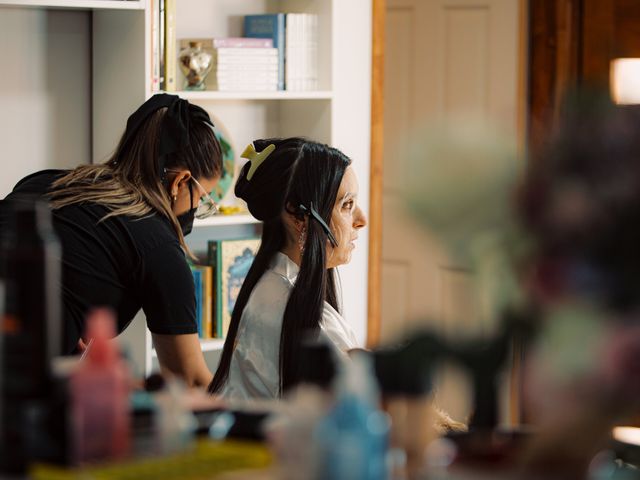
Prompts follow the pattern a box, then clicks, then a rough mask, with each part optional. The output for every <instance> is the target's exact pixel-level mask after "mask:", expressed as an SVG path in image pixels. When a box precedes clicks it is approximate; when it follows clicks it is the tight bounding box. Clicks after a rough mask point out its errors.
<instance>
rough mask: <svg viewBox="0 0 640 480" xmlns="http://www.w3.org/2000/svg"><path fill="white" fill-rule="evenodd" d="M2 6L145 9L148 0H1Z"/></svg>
mask: <svg viewBox="0 0 640 480" xmlns="http://www.w3.org/2000/svg"><path fill="white" fill-rule="evenodd" d="M0 7H34V8H35V7H37V8H64V9H72V10H144V9H145V7H146V0H77V1H74V0H13V1H11V0H0Z"/></svg>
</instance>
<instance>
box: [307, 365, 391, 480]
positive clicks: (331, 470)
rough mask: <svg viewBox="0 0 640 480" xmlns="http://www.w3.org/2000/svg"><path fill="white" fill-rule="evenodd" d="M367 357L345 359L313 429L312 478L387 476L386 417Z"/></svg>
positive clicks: (363, 479) (339, 479) (374, 479)
mask: <svg viewBox="0 0 640 480" xmlns="http://www.w3.org/2000/svg"><path fill="white" fill-rule="evenodd" d="M378 397H379V395H378V389H377V385H376V380H375V378H374V375H373V368H372V365H371V359H370V358H369V356H368V355H367V354H365V353H357V354H354V355H353V357H352V359H351V360H345V362H344V364H343V366H342V369H341V371H340V373H339V376H338V379H337V382H336V403H335V405H334V407H333V408H332V409H331V410H330V411H329V413H328V414H327V416H326V417H325V418H324V419H322V420H321V421H320V422H319V424H318V427H317V428H316V431H315V442H316V452H317V464H316V473H317V475H316V478H318V479H331V480H382V479H385V478H388V476H389V469H388V466H387V465H388V463H387V447H388V434H389V421H388V418H387V416H386V414H384V413H383V412H382V411H380V410H379V408H378Z"/></svg>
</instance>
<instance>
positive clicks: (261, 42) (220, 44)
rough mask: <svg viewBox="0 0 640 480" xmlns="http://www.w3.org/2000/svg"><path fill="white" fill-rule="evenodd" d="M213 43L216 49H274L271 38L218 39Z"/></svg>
mask: <svg viewBox="0 0 640 480" xmlns="http://www.w3.org/2000/svg"><path fill="white" fill-rule="evenodd" d="M212 43H213V45H212V46H213V47H214V48H273V39H271V38H249V37H216V38H214V39H213V41H212Z"/></svg>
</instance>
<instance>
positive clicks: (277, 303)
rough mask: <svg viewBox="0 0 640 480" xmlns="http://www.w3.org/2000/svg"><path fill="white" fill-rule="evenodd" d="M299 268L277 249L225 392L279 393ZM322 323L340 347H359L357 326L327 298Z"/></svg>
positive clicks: (242, 332)
mask: <svg viewBox="0 0 640 480" xmlns="http://www.w3.org/2000/svg"><path fill="white" fill-rule="evenodd" d="M298 271H299V267H298V266H297V265H296V264H295V263H294V262H293V261H291V259H289V257H287V256H286V255H285V254H284V253H280V252H278V253H276V255H275V256H274V258H273V259H272V260H271V265H270V266H269V269H267V270H266V271H265V273H264V274H263V275H262V277H261V278H260V280H259V281H258V283H257V284H256V286H255V287H254V289H253V291H252V292H251V295H250V296H249V300H248V302H247V304H246V306H245V307H244V311H243V312H242V317H241V319H240V325H239V327H238V336H237V337H236V346H235V350H234V352H233V356H232V357H231V365H230V367H229V377H228V379H227V382H226V384H225V385H224V386H223V388H222V390H221V392H220V393H221V395H222V396H224V397H226V398H229V399H239V400H244V399H251V398H277V397H278V396H279V384H280V374H279V371H278V366H279V358H280V332H281V330H282V318H283V316H284V310H285V308H286V306H287V301H288V299H289V294H290V292H291V289H292V288H293V285H294V283H295V281H296V277H297V275H298ZM320 327H321V334H322V335H325V336H326V338H328V339H329V340H331V342H332V343H333V344H334V345H335V346H336V347H337V348H338V349H339V350H341V351H343V352H346V351H347V350H350V349H352V348H356V346H357V345H356V338H355V335H354V333H353V330H352V329H351V327H350V326H349V325H348V324H347V322H346V321H345V320H344V318H342V315H340V314H339V313H338V312H337V311H336V310H335V309H334V308H333V307H332V306H331V305H329V304H328V303H327V302H324V311H323V313H322V320H321V324H320Z"/></svg>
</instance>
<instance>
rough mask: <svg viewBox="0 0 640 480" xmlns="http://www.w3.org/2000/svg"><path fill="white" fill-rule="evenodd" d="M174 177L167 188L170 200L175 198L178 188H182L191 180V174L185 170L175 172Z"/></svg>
mask: <svg viewBox="0 0 640 480" xmlns="http://www.w3.org/2000/svg"><path fill="white" fill-rule="evenodd" d="M175 174H176V176H175V177H173V180H171V183H170V186H169V194H170V195H171V198H173V197H177V196H178V192H179V191H180V188H182V187H183V186H184V185H185V184H186V182H188V181H189V179H190V178H191V172H190V171H189V170H186V169H180V170H175Z"/></svg>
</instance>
